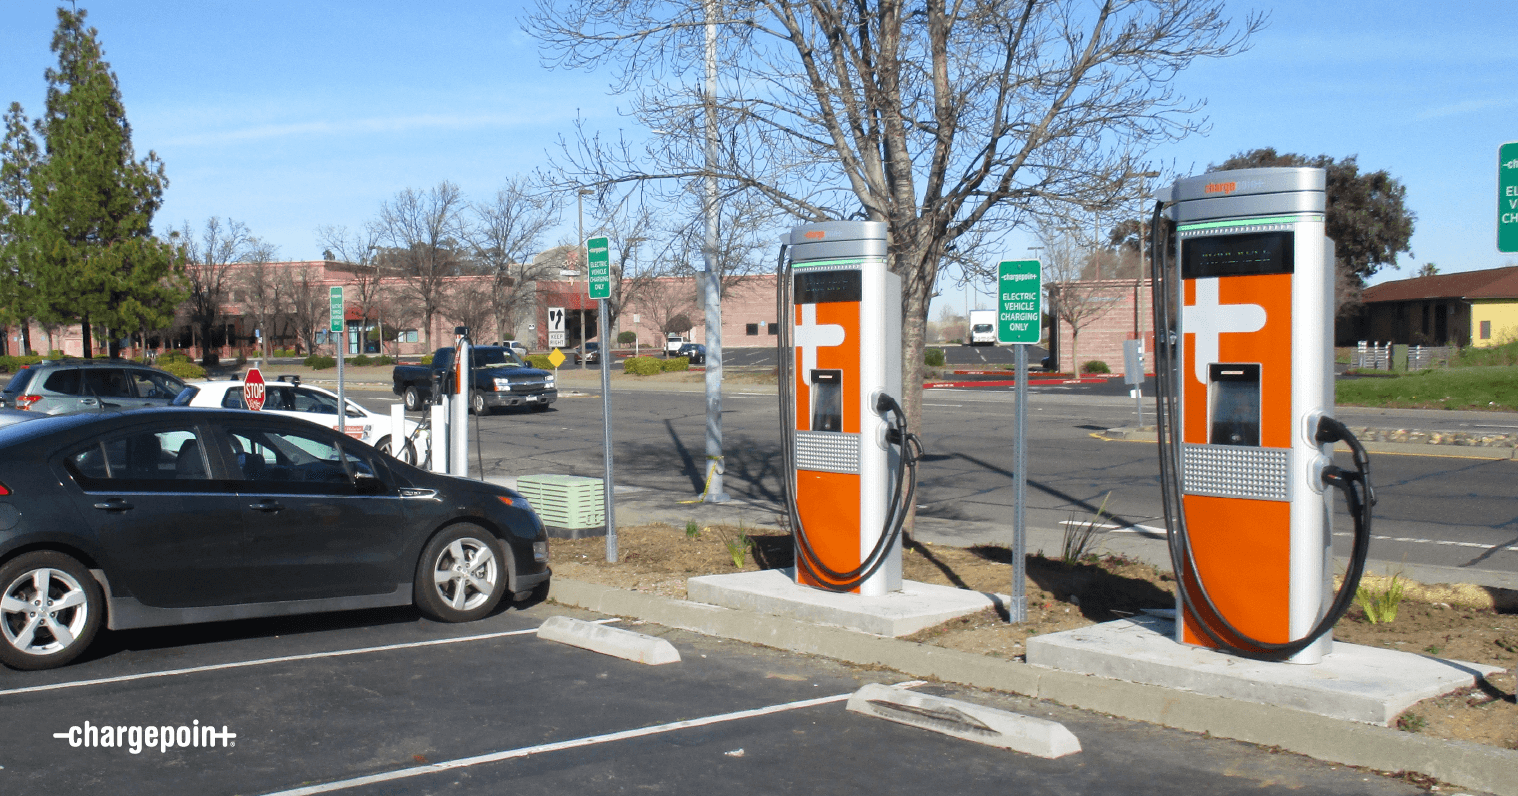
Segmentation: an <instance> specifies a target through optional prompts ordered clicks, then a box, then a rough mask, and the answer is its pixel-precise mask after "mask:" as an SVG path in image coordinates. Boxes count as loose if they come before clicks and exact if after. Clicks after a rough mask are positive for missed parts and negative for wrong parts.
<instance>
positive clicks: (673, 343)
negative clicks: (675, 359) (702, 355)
mask: <svg viewBox="0 0 1518 796" xmlns="http://www.w3.org/2000/svg"><path fill="white" fill-rule="evenodd" d="M688 342H690V341H689V340H686V339H685V338H684V337H683V336H681V335H678V334H676V333H674V332H670V333H669V334H667V335H665V336H664V356H667V357H672V356H674V355H676V354H678V353H680V346H683V345H685V344H686V343H688Z"/></svg>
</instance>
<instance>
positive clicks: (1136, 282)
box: [1046, 279, 1154, 373]
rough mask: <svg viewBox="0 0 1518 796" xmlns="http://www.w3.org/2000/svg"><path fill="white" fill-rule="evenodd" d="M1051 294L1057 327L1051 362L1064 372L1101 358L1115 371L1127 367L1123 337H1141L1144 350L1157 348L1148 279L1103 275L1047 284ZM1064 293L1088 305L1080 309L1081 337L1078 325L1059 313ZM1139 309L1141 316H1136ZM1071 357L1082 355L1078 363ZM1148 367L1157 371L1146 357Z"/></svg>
mask: <svg viewBox="0 0 1518 796" xmlns="http://www.w3.org/2000/svg"><path fill="white" fill-rule="evenodd" d="M1046 287H1047V288H1049V291H1050V296H1049V298H1048V301H1049V305H1048V308H1047V312H1048V313H1049V314H1050V315H1052V316H1053V317H1054V319H1055V320H1054V323H1055V325H1056V326H1057V327H1058V329H1059V335H1058V342H1056V343H1055V344H1054V345H1052V346H1051V347H1050V352H1049V355H1050V363H1049V366H1050V367H1051V368H1053V369H1055V370H1058V371H1060V372H1063V373H1073V372H1074V370H1073V369H1074V368H1075V367H1076V366H1077V365H1084V364H1085V363H1087V362H1091V361H1093V360H1094V361H1099V362H1105V363H1107V367H1108V368H1109V369H1111V371H1112V372H1113V373H1120V372H1122V370H1123V341H1125V340H1132V339H1134V338H1135V337H1138V338H1140V339H1142V340H1143V341H1144V350H1145V351H1153V350H1154V317H1153V302H1152V299H1151V295H1152V294H1151V293H1150V284H1149V280H1148V279H1100V280H1086V281H1079V282H1068V283H1063V284H1057V285H1047V286H1046ZM1061 294H1064V295H1066V296H1071V297H1072V298H1070V299H1069V300H1071V301H1073V302H1078V303H1079V305H1081V306H1084V307H1087V308H1089V309H1088V310H1086V311H1084V312H1081V313H1080V315H1081V316H1082V320H1083V322H1082V324H1081V329H1080V336H1079V342H1078V345H1077V341H1076V339H1075V334H1074V329H1072V328H1071V326H1070V324H1069V323H1068V322H1066V321H1065V320H1064V319H1063V318H1061V317H1060V314H1059V312H1058V309H1057V307H1056V303H1057V302H1059V301H1060V300H1061ZM1135 311H1136V312H1137V315H1136V316H1135ZM1072 357H1075V358H1079V360H1080V362H1078V363H1077V362H1074V361H1073V360H1072ZM1145 365H1146V367H1145V369H1146V370H1150V371H1152V370H1153V365H1152V363H1151V362H1149V361H1147V360H1146V362H1145Z"/></svg>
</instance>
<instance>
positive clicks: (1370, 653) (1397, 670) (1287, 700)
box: [1028, 616, 1500, 726]
mask: <svg viewBox="0 0 1518 796" xmlns="http://www.w3.org/2000/svg"><path fill="white" fill-rule="evenodd" d="M1173 634H1174V623H1173V622H1172V621H1167V620H1166V619H1163V618H1161V617H1154V616H1145V617H1135V618H1133V619H1131V620H1128V619H1123V620H1118V621H1116V622H1106V623H1103V624H1100V625H1093V626H1091V627H1083V628H1078V629H1076V630H1066V631H1064V632H1062V633H1050V634H1047V635H1043V636H1034V637H1032V638H1030V639H1028V663H1030V664H1033V665H1035V666H1044V667H1048V668H1051V669H1060V670H1063V671H1067V672H1079V673H1082V674H1092V675H1096V676H1098V677H1108V678H1112V679H1115V680H1126V681H1129V682H1134V683H1147V684H1150V685H1157V686H1162V687H1165V688H1176V689H1182V690H1186V691H1193V692H1196V693H1199V694H1207V695H1210V696H1218V697H1224V698H1227V699H1240V700H1245V701H1249V702H1257V703H1260V704H1264V705H1280V706H1283V707H1289V708H1294V709H1296V710H1301V711H1306V712H1308V713H1316V714H1318V715H1321V716H1328V717H1331V718H1336V719H1347V720H1349V721H1360V722H1365V723H1367V724H1379V725H1383V726H1384V725H1388V724H1390V723H1391V722H1392V721H1393V720H1395V719H1396V717H1397V716H1398V715H1399V714H1401V713H1402V712H1403V711H1404V710H1407V708H1409V707H1411V706H1412V705H1413V703H1415V702H1418V701H1419V700H1422V699H1427V698H1429V697H1435V696H1439V695H1440V694H1447V693H1449V692H1450V691H1454V690H1456V689H1459V688H1464V687H1466V686H1470V685H1475V683H1476V678H1477V677H1479V676H1484V675H1487V674H1492V673H1494V672H1497V671H1500V669H1498V668H1497V667H1494V666H1487V665H1485V664H1478V663H1467V662H1465V661H1454V660H1444V659H1440V658H1434V657H1431V656H1427V655H1416V654H1413V653H1410V652H1398V651H1396V650H1386V649H1380V648H1377V647H1363V646H1360V645H1357V644H1346V643H1344V642H1342V641H1336V642H1334V646H1333V652H1332V653H1330V654H1328V655H1326V656H1324V658H1323V662H1322V663H1319V664H1315V665H1301V664H1294V663H1267V662H1264V661H1254V660H1249V659H1247V658H1240V657H1236V656H1233V655H1228V654H1226V653H1221V652H1216V651H1213V650H1210V649H1204V648H1201V647H1192V646H1189V645H1185V644H1180V643H1177V642H1176V641H1175V640H1174V636H1173Z"/></svg>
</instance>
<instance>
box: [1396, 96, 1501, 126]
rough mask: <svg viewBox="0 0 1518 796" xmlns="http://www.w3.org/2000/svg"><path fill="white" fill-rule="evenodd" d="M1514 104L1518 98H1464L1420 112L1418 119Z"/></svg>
mask: <svg viewBox="0 0 1518 796" xmlns="http://www.w3.org/2000/svg"><path fill="white" fill-rule="evenodd" d="M1513 104H1518V99H1513V98H1506V97H1498V98H1493V99H1479V100H1476V99H1472V100H1464V101H1461V102H1456V103H1454V104H1451V105H1443V106H1440V107H1438V108H1430V109H1429V110H1426V111H1424V112H1422V113H1420V114H1418V115H1417V117H1416V119H1417V121H1420V122H1422V121H1427V120H1429V119H1443V118H1444V117H1446V116H1458V115H1460V114H1464V113H1475V112H1477V111H1485V110H1491V109H1492V108H1502V107H1506V106H1509V105H1513Z"/></svg>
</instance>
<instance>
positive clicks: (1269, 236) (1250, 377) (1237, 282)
mask: <svg viewBox="0 0 1518 796" xmlns="http://www.w3.org/2000/svg"><path fill="white" fill-rule="evenodd" d="M1325 211H1326V192H1325V174H1324V172H1323V170H1322V169H1312V168H1265V169H1243V170H1235V171H1227V172H1214V173H1210V174H1204V175H1201V176H1199V177H1189V178H1185V179H1181V180H1178V181H1177V182H1176V183H1175V185H1174V187H1173V189H1172V191H1171V201H1170V202H1169V203H1168V207H1167V208H1165V209H1164V211H1163V213H1164V215H1165V216H1166V217H1167V219H1168V222H1169V223H1168V224H1166V223H1164V222H1163V221H1161V220H1160V218H1159V216H1160V215H1161V213H1162V210H1161V208H1159V207H1157V208H1156V219H1155V220H1156V222H1157V223H1156V226H1155V229H1156V234H1155V235H1154V245H1155V247H1156V251H1155V254H1156V258H1155V259H1154V262H1155V263H1156V266H1155V275H1156V279H1155V286H1154V290H1155V328H1156V329H1157V330H1168V331H1169V334H1168V336H1167V335H1157V348H1159V349H1160V350H1159V351H1157V352H1156V354H1157V357H1156V360H1157V362H1156V364H1157V374H1156V376H1157V380H1158V382H1159V384H1158V387H1159V390H1158V392H1159V393H1160V398H1159V403H1160V411H1159V412H1158V413H1157V414H1158V416H1159V418H1160V423H1159V432H1160V443H1161V444H1160V460H1161V476H1162V481H1163V482H1164V487H1165V489H1166V501H1165V511H1166V520H1167V526H1168V528H1169V530H1170V534H1169V535H1170V546H1171V556H1172V560H1173V562H1174V564H1175V568H1176V575H1177V582H1178V584H1179V585H1180V588H1179V589H1178V590H1177V592H1178V609H1177V614H1178V617H1177V618H1178V621H1177V622H1176V640H1177V641H1179V642H1182V643H1185V644H1192V645H1198V646H1204V647H1213V648H1218V649H1223V650H1226V651H1229V652H1234V653H1237V654H1242V655H1246V656H1249V657H1256V658H1264V659H1273V660H1286V661H1291V662H1294V663H1317V662H1319V661H1321V660H1322V657H1323V656H1324V655H1326V654H1329V653H1330V652H1331V651H1332V648H1333V647H1332V645H1333V637H1332V627H1333V623H1334V621H1337V619H1338V617H1339V616H1341V615H1342V614H1343V610H1344V609H1345V608H1347V607H1348V604H1349V599H1350V598H1352V597H1353V594H1354V590H1355V586H1356V585H1357V584H1358V581H1359V577H1360V573H1361V572H1362V571H1363V567H1364V558H1365V542H1366V541H1367V540H1368V539H1369V526H1370V506H1371V504H1372V503H1373V502H1374V495H1373V492H1371V489H1370V484H1369V463H1368V460H1366V458H1365V456H1364V449H1363V448H1361V447H1360V445H1359V443H1358V441H1354V440H1353V435H1350V434H1349V432H1348V429H1346V428H1344V426H1343V424H1342V423H1339V422H1338V421H1337V420H1334V419H1333V412H1334V398H1333V349H1332V345H1333V339H1332V337H1333V318H1334V298H1333V286H1334V254H1333V242H1332V241H1331V240H1329V239H1328V238H1327V237H1325V234H1324V231H1325V227H1324V216H1325ZM1172 234H1173V235H1174V237H1175V243H1176V246H1175V249H1174V251H1173V252H1171V251H1166V249H1167V248H1168V247H1165V246H1162V245H1161V244H1160V242H1159V240H1160V238H1162V237H1168V236H1169V235H1172ZM1165 337H1168V345H1166V344H1163V342H1160V341H1161V340H1162V339H1163V338H1165ZM1341 440H1342V441H1345V442H1346V443H1348V444H1350V447H1351V449H1352V450H1353V451H1354V452H1355V454H1354V455H1355V460H1356V464H1357V469H1356V470H1353V471H1351V470H1342V469H1340V468H1338V467H1337V466H1335V465H1334V463H1333V460H1332V446H1333V443H1335V442H1338V441H1341ZM1330 487H1334V488H1338V489H1340V490H1341V491H1343V492H1344V493H1345V497H1346V500H1347V501H1348V503H1349V504H1350V508H1351V515H1352V516H1353V517H1354V520H1355V525H1356V534H1355V551H1354V555H1352V557H1351V565H1350V568H1349V571H1348V573H1347V575H1349V577H1346V579H1345V589H1341V590H1340V592H1339V594H1338V595H1337V596H1334V590H1333V588H1332V587H1333V574H1334V572H1333V567H1334V558H1333V547H1332V511H1331V509H1332V504H1331V502H1330V501H1331V498H1332V489H1330ZM1346 590H1347V593H1346ZM1331 598H1332V599H1331Z"/></svg>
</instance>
